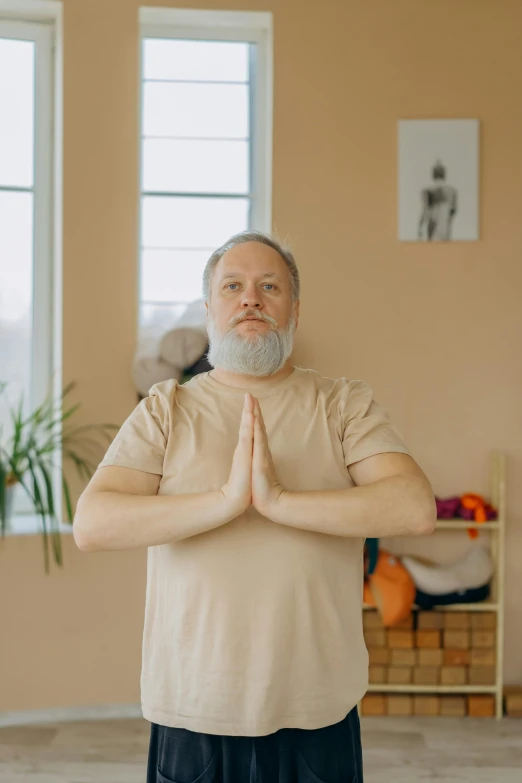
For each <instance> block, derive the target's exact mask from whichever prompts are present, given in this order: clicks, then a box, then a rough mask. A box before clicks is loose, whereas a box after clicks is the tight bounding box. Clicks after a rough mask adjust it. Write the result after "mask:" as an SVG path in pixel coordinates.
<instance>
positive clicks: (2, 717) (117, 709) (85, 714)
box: [0, 704, 143, 728]
mask: <svg viewBox="0 0 522 783" xmlns="http://www.w3.org/2000/svg"><path fill="white" fill-rule="evenodd" d="M113 718H114V719H117V718H143V713H142V711H141V705H139V704H100V705H94V706H86V707H53V708H51V709H46V710H24V711H17V712H0V728H1V727H3V726H30V725H34V724H42V723H67V722H68V721H80V720H110V719H113Z"/></svg>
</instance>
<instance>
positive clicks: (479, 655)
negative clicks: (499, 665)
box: [469, 647, 497, 666]
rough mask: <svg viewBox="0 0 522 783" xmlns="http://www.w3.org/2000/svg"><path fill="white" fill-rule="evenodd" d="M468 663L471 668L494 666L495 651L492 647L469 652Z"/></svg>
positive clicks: (495, 660) (495, 659)
mask: <svg viewBox="0 0 522 783" xmlns="http://www.w3.org/2000/svg"><path fill="white" fill-rule="evenodd" d="M469 662H470V665H471V666H495V665H496V662H497V651H496V649H495V648H494V647H490V648H488V647H478V648H477V649H476V650H475V649H473V648H472V649H471V650H470V651H469Z"/></svg>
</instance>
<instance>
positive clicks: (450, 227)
mask: <svg viewBox="0 0 522 783" xmlns="http://www.w3.org/2000/svg"><path fill="white" fill-rule="evenodd" d="M398 172H399V194H398V195H399V214H398V217H399V227H398V228H399V240H403V241H411V242H452V241H459V240H464V241H465V240H468V241H473V240H477V239H478V238H479V236H478V200H479V197H478V192H479V121H478V120H399V125H398Z"/></svg>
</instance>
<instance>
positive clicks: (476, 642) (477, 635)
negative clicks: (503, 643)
mask: <svg viewBox="0 0 522 783" xmlns="http://www.w3.org/2000/svg"><path fill="white" fill-rule="evenodd" d="M496 641H497V634H496V631H472V632H471V646H472V647H482V648H484V647H485V648H488V647H494V646H495V644H496Z"/></svg>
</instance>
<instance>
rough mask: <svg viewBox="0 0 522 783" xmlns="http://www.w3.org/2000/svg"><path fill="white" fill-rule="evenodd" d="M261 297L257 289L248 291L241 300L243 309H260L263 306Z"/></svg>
mask: <svg viewBox="0 0 522 783" xmlns="http://www.w3.org/2000/svg"><path fill="white" fill-rule="evenodd" d="M262 304H263V303H262V301H261V297H260V296H259V292H258V291H257V290H256V288H254V287H253V288H252V289H247V290H246V291H245V293H244V294H243V296H242V298H241V307H243V308H245V307H255V308H258V309H259V308H260V307H261V306H262Z"/></svg>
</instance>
